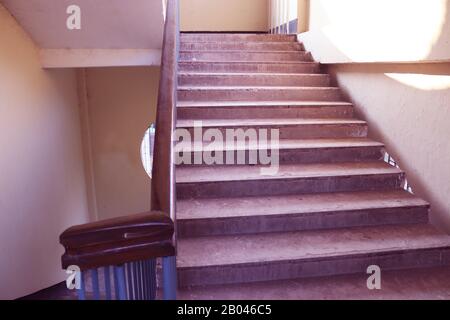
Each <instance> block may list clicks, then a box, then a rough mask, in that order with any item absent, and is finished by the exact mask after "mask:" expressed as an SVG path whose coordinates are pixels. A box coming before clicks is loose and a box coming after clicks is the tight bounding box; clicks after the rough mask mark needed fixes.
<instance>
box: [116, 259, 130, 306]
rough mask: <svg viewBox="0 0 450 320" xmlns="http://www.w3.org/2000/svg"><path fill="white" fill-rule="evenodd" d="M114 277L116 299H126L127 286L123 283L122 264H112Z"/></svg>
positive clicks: (123, 271) (123, 270)
mask: <svg viewBox="0 0 450 320" xmlns="http://www.w3.org/2000/svg"><path fill="white" fill-rule="evenodd" d="M114 279H115V283H114V285H115V287H116V300H126V299H127V288H126V283H125V268H124V266H123V265H121V266H114Z"/></svg>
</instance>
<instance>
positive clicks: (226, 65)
mask: <svg viewBox="0 0 450 320" xmlns="http://www.w3.org/2000/svg"><path fill="white" fill-rule="evenodd" d="M178 65H179V71H180V72H188V71H195V72H240V73H242V72H262V73H267V72H276V73H318V72H319V71H320V66H319V64H318V63H317V62H284V61H273V62H268V61H245V62H243V61H227V62H223V61H179V62H178Z"/></svg>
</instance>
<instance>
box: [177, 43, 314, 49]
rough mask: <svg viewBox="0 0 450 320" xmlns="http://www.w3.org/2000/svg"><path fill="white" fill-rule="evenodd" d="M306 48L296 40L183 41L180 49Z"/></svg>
mask: <svg viewBox="0 0 450 320" xmlns="http://www.w3.org/2000/svg"><path fill="white" fill-rule="evenodd" d="M304 49H305V48H304V46H303V45H302V44H301V43H296V42H183V43H181V49H180V50H181V51H183V50H185V51H187V50H197V51H201V50H205V51H206V50H208V51H210V50H243V51H257V50H265V51H266V50H268V51H291V50H298V51H301V50H304Z"/></svg>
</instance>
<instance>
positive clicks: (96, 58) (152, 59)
mask: <svg viewBox="0 0 450 320" xmlns="http://www.w3.org/2000/svg"><path fill="white" fill-rule="evenodd" d="M39 54H40V59H41V64H42V67H43V68H89V67H123V66H159V65H160V64H161V50H158V49H40V51H39Z"/></svg>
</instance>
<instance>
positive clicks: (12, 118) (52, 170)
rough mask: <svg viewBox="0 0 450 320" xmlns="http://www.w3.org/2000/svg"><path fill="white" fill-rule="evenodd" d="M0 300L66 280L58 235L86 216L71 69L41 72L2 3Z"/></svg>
mask: <svg viewBox="0 0 450 320" xmlns="http://www.w3.org/2000/svg"><path fill="white" fill-rule="evenodd" d="M0 39H1V41H0V70H1V72H0V150H1V151H0V154H1V156H0V190H1V191H0V299H11V298H17V297H20V296H23V295H27V294H30V293H33V292H35V291H37V290H41V289H43V288H45V287H48V286H51V285H54V284H55V283H57V282H60V281H63V280H64V279H65V273H64V272H63V271H62V270H61V260H60V259H61V254H62V253H63V248H62V246H61V245H60V244H59V240H58V237H59V234H60V233H61V232H62V231H63V230H64V229H65V228H67V227H69V226H71V225H74V224H80V223H84V222H86V221H88V219H89V216H88V210H87V204H86V190H85V181H84V175H83V159H82V147H81V137H80V126H79V113H78V100H77V91H76V76H75V73H74V72H73V71H68V70H59V71H52V72H46V71H44V70H42V68H41V66H40V63H39V59H38V52H37V48H36V47H35V46H34V44H33V43H32V41H31V40H30V38H29V37H28V36H27V35H26V34H25V33H24V32H23V31H22V29H21V28H20V27H19V26H18V25H17V23H16V22H15V20H14V19H13V18H12V17H11V16H10V15H9V13H8V12H7V11H6V10H5V9H4V8H3V7H2V6H1V5H0Z"/></svg>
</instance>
